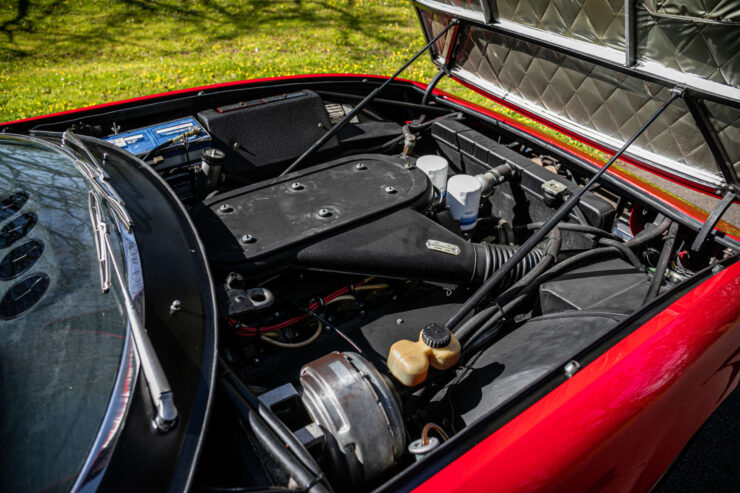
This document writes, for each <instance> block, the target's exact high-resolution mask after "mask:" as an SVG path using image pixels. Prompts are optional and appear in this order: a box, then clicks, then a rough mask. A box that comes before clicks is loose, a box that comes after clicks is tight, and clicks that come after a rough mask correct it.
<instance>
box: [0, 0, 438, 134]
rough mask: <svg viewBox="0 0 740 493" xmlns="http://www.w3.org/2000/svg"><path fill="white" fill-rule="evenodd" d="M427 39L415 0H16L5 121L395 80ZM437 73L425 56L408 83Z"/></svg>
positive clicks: (2, 62) (4, 77)
mask: <svg viewBox="0 0 740 493" xmlns="http://www.w3.org/2000/svg"><path fill="white" fill-rule="evenodd" d="M423 44H424V41H423V36H422V34H421V30H420V29H419V27H418V21H417V19H416V15H415V14H414V12H413V9H412V7H411V4H410V2H408V1H407V0H275V1H273V0H247V1H226V0H206V1H194V0H176V1H175V0H156V1H147V0H129V1H118V0H106V1H101V0H92V1H89V0H88V1H82V2H80V1H70V0H41V1H34V2H28V1H27V0H20V1H15V2H13V1H11V2H8V1H7V0H6V1H2V2H0V66H1V67H2V70H0V121H7V120H12V119H17V118H24V117H28V116H34V115H41V114H46V113H50V112H55V111H61V110H65V109H71V108H77V107H81V106H87V105H91V104H96V103H102V102H106V101H115V100H119V99H123V98H129V97H134V96H141V95H144V94H153V93H159V92H163V91H168V90H172V89H180V88H187V87H193V86H198V85H203V84H211V83H216V82H226V81H232V80H241V79H250V78H257V77H266V76H273V75H287V74H306V73H317V72H362V73H376V74H386V75H390V74H392V73H393V72H394V70H395V69H396V68H397V67H398V66H400V65H401V63H402V62H403V61H404V59H406V58H408V57H409V56H410V55H411V54H413V53H414V52H415V51H416V50H418V49H419V48H421V47H422V46H423ZM434 72H435V68H434V66H433V64H432V63H431V61H430V60H429V58H428V57H424V58H423V59H419V60H418V61H417V63H416V64H415V65H413V66H412V67H411V68H410V69H409V70H408V71H407V72H405V73H404V75H403V76H404V77H406V78H411V79H416V80H428V79H429V78H430V77H431V76H432V75H433V74H434Z"/></svg>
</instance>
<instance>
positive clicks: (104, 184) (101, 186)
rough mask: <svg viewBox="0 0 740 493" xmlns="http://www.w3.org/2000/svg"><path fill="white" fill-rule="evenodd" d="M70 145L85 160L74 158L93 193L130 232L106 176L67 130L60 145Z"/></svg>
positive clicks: (74, 136)
mask: <svg viewBox="0 0 740 493" xmlns="http://www.w3.org/2000/svg"><path fill="white" fill-rule="evenodd" d="M70 144H72V145H73V146H74V147H75V148H77V150H78V151H82V154H83V156H84V157H86V158H87V159H86V160H84V161H83V160H81V159H77V158H75V163H76V164H77V166H78V167H79V168H80V169H81V170H82V172H83V173H84V174H85V176H87V178H88V179H89V180H90V182H91V183H92V184H93V187H95V191H96V192H98V194H100V195H102V196H103V197H105V200H106V202H108V205H109V206H110V208H111V210H112V211H113V213H114V214H115V215H116V217H117V218H118V220H119V221H121V223H123V225H124V226H125V227H126V231H131V226H133V221H132V220H131V216H129V214H128V212H127V211H126V208H125V204H124V203H123V200H122V199H121V197H120V196H119V195H118V194H117V193H116V191H115V190H114V189H113V187H112V186H111V185H110V183H108V178H109V177H108V174H107V173H106V172H105V170H104V169H103V167H102V166H101V165H100V163H99V162H98V160H97V159H96V158H95V156H94V155H93V153H92V152H90V149H89V148H88V147H87V146H86V145H85V144H84V143H83V142H82V141H81V140H80V138H79V137H78V136H77V135H75V134H74V133H73V132H71V131H70V130H67V131H66V132H64V133H63V134H62V145H63V146H64V145H66V146H68V147H71V146H70Z"/></svg>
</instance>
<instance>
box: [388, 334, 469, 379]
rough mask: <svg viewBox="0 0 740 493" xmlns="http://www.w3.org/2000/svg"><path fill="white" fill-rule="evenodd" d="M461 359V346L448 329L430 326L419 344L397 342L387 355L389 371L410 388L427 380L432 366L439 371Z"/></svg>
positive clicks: (407, 341) (420, 338)
mask: <svg viewBox="0 0 740 493" xmlns="http://www.w3.org/2000/svg"><path fill="white" fill-rule="evenodd" d="M459 359H460V342H459V341H458V340H457V338H456V337H455V336H454V334H452V332H450V331H449V329H446V328H445V327H442V326H440V325H438V324H429V325H427V326H426V327H424V329H423V330H422V331H421V332H420V333H419V340H418V341H416V342H414V341H409V340H406V339H403V340H400V341H396V342H395V343H394V344H393V346H391V350H390V352H389V353H388V369H389V370H390V371H391V374H393V376H394V377H395V378H396V380H398V381H399V382H401V383H402V384H404V385H405V386H407V387H414V386H416V385H419V384H420V383H422V382H423V381H424V380H426V378H427V372H428V371H429V365H431V366H432V367H433V368H436V369H438V370H446V369H448V368H450V367H452V366H454V365H455V364H456V363H457V361H458V360H459Z"/></svg>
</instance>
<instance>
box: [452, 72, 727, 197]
mask: <svg viewBox="0 0 740 493" xmlns="http://www.w3.org/2000/svg"><path fill="white" fill-rule="evenodd" d="M452 75H453V76H454V77H458V78H460V79H463V80H465V81H466V82H469V83H470V84H472V85H474V86H476V87H477V88H479V89H481V90H482V91H484V92H488V93H490V94H492V95H494V96H496V97H498V98H500V99H502V100H504V101H507V102H510V103H512V104H513V105H516V106H519V107H521V108H522V109H524V110H527V111H529V112H532V113H534V114H536V115H540V116H542V117H543V118H544V119H546V120H549V121H551V122H552V123H555V124H557V125H560V126H562V127H564V128H567V129H568V130H571V131H573V132H575V133H577V134H579V135H582V136H584V137H586V138H588V139H591V140H594V141H598V142H600V143H603V144H605V145H607V146H608V147H610V148H612V149H619V148H620V147H621V146H622V145H623V144H624V142H621V141H620V140H619V139H616V138H614V137H611V136H609V135H605V134H601V133H599V132H597V131H595V130H593V129H590V128H587V127H583V126H581V125H578V124H576V123H574V122H573V121H572V120H568V119H565V118H562V117H560V116H558V115H556V114H554V113H550V112H548V111H546V110H543V108H542V107H540V106H537V105H534V104H531V103H529V102H528V101H526V100H524V99H522V98H519V97H517V96H514V95H511V94H509V93H506V92H504V91H501V90H500V88H498V87H496V86H494V85H493V84H491V83H490V82H488V81H487V80H485V79H481V78H480V77H478V76H476V75H475V74H472V73H470V72H468V71H465V70H462V69H460V68H459V67H455V68H453V69H452ZM627 154H628V155H629V156H634V157H635V158H637V159H638V160H640V161H647V162H646V164H648V165H652V166H654V167H655V168H657V169H659V170H662V171H665V172H667V173H669V174H673V175H676V176H680V177H682V178H685V179H687V180H691V181H694V182H698V183H700V184H702V185H704V186H709V187H713V188H718V187H722V186H723V185H724V183H723V181H722V179H721V177H720V176H719V175H715V174H713V173H709V172H707V171H704V170H701V169H699V168H694V167H691V166H687V165H685V164H683V163H679V162H678V161H673V160H671V159H667V158H666V157H664V156H661V155H659V154H655V153H653V152H650V151H646V150H644V149H639V148H635V149H633V150H631V151H630V152H629V153H627Z"/></svg>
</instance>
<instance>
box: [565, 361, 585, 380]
mask: <svg viewBox="0 0 740 493" xmlns="http://www.w3.org/2000/svg"><path fill="white" fill-rule="evenodd" d="M580 369H581V364H580V363H579V362H578V361H576V360H572V361H569V362H568V363H566V365H565V366H564V367H563V373H565V378H570V377H572V376H573V375H575V374H576V372H578V370H580Z"/></svg>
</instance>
